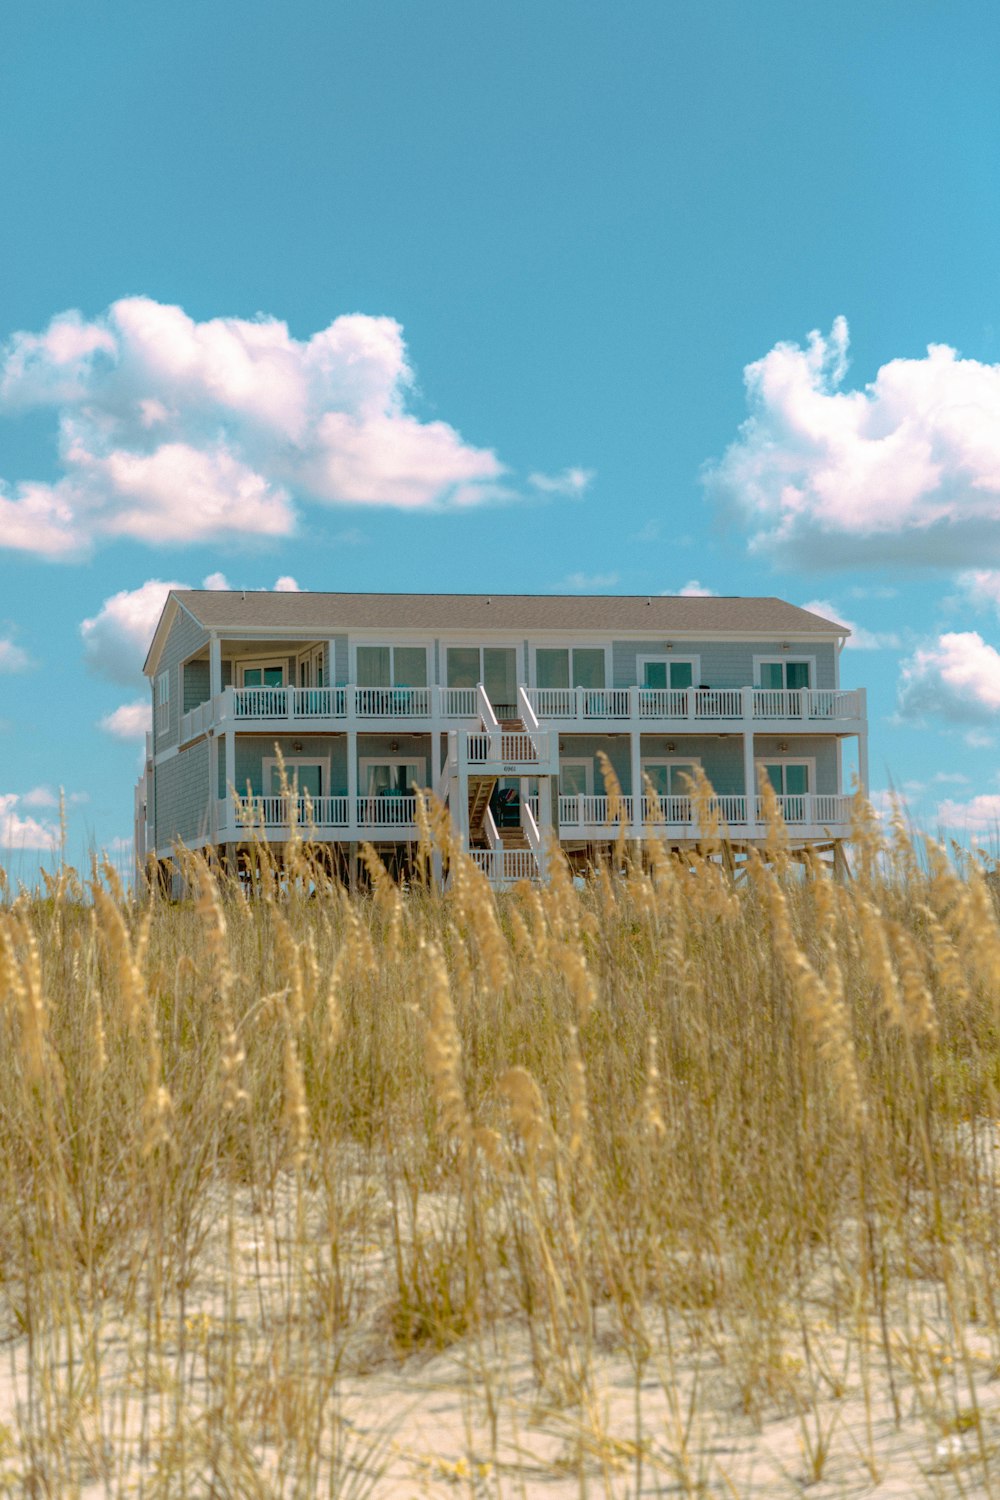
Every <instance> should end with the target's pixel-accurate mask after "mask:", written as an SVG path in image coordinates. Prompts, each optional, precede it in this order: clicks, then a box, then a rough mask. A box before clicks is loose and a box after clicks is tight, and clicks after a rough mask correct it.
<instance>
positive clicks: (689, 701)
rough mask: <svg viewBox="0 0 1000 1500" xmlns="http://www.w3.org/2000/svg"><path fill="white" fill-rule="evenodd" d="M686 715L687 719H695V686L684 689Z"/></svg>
mask: <svg viewBox="0 0 1000 1500" xmlns="http://www.w3.org/2000/svg"><path fill="white" fill-rule="evenodd" d="M684 717H685V719H693V718H694V688H693V687H689V688H685V690H684Z"/></svg>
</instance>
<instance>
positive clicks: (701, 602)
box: [175, 589, 850, 639]
mask: <svg viewBox="0 0 1000 1500" xmlns="http://www.w3.org/2000/svg"><path fill="white" fill-rule="evenodd" d="M175 596H176V598H177V599H178V601H179V602H180V603H181V604H182V605H183V606H184V608H185V609H187V610H189V611H190V612H191V614H192V615H194V617H195V619H196V620H199V621H200V622H201V624H202V625H203V626H205V628H206V629H208V630H241V629H254V630H260V629H268V628H270V627H274V628H275V629H279V630H283V629H292V628H297V629H302V630H311V631H315V632H316V633H317V634H323V633H326V632H332V631H338V630H392V629H395V628H400V629H403V628H408V629H414V630H517V631H522V630H526V631H531V630H591V631H607V630H626V631H630V632H631V631H638V630H648V631H650V632H651V633H652V634H654V635H663V634H667V635H669V634H670V633H671V632H676V633H678V634H681V633H683V634H692V633H698V634H700V633H702V632H705V633H707V634H708V633H713V632H715V631H721V632H725V633H730V632H732V633H734V634H739V635H743V634H746V635H756V636H760V637H761V638H762V639H767V638H774V637H777V636H782V635H795V636H803V635H825V636H829V635H849V634H850V631H849V630H847V628H846V627H845V626H843V625H840V624H838V623H837V622H836V621H835V620H825V619H823V617H822V616H821V615H814V614H812V613H811V612H810V611H809V610H805V609H799V607H798V606H797V605H795V604H788V603H786V601H785V600H784V599H775V598H742V597H739V596H735V595H734V596H730V597H727V598H719V597H716V596H714V597H711V598H700V597H698V598H690V597H687V596H681V595H660V594H652V595H646V594H318V593H315V594H314V593H305V592H302V593H288V594H285V593H267V592H264V591H261V592H256V591H250V590H247V592H245V593H244V592H242V591H240V590H232V591H225V590H221V589H218V590H217V589H177V590H175Z"/></svg>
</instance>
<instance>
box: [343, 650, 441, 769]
mask: <svg viewBox="0 0 1000 1500" xmlns="http://www.w3.org/2000/svg"><path fill="white" fill-rule="evenodd" d="M366 644H367V643H366ZM416 765H419V766H421V767H422V772H421V776H420V778H419V779H418V781H417V786H422V787H425V788H426V787H428V786H429V783H428V781H427V757H426V755H361V756H359V757H358V792H359V795H360V796H362V797H377V796H378V793H377V792H365V791H361V787H362V786H364V785H367V782H368V772H369V770H370V769H371V768H372V766H416Z"/></svg>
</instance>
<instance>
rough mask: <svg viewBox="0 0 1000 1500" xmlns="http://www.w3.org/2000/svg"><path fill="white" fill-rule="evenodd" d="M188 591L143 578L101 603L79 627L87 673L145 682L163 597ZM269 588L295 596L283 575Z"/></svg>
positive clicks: (215, 580) (207, 585) (216, 579)
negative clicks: (149, 653)
mask: <svg viewBox="0 0 1000 1500" xmlns="http://www.w3.org/2000/svg"><path fill="white" fill-rule="evenodd" d="M201 586H202V588H204V589H213V590H220V589H231V588H232V585H231V584H230V582H229V580H228V578H227V577H226V575H225V574H224V573H209V575H208V577H207V578H205V579H203V580H202V585H201ZM188 587H189V585H188V584H186V583H179V582H178V581H177V580H176V579H172V580H170V581H169V582H164V581H163V580H162V579H160V578H147V580H146V582H145V583H143V584H140V586H139V587H138V588H137V589H121V590H120V591H119V592H118V593H117V594H112V595H111V597H110V598H109V599H105V601H104V603H103V604H102V605H101V607H100V609H99V610H98V612H97V614H96V615H94V617H93V618H92V619H90V620H84V621H83V622H82V623H81V625H80V634H81V635H82V637H83V655H84V659H85V661H86V662H87V665H88V666H89V667H90V668H91V670H92V671H94V672H96V673H97V675H98V676H99V677H105V678H107V679H108V680H109V681H110V682H119V683H122V684H123V685H124V686H125V687H138V686H140V685H141V684H142V683H143V682H144V681H145V679H144V677H143V675H142V664H143V662H144V661H145V660H146V652H147V651H148V650H149V647H150V644H151V642H152V639H153V631H154V630H155V629H156V624H157V621H158V620H159V618H160V613H161V611H162V609H163V606H164V604H165V603H166V599H167V595H168V594H169V593H170V590H171V589H186V588H188ZM273 588H274V589H275V591H276V592H278V593H297V592H298V591H299V586H298V584H297V583H296V582H295V579H294V578H290V577H289V576H288V575H287V574H286V575H284V576H283V577H281V578H278V579H277V580H276V581H275V583H274V585H273ZM0 660H2V658H0Z"/></svg>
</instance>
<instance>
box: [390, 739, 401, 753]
mask: <svg viewBox="0 0 1000 1500" xmlns="http://www.w3.org/2000/svg"><path fill="white" fill-rule="evenodd" d="M389 749H390V750H393V751H395V750H398V749H399V741H398V740H390V741H389Z"/></svg>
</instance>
